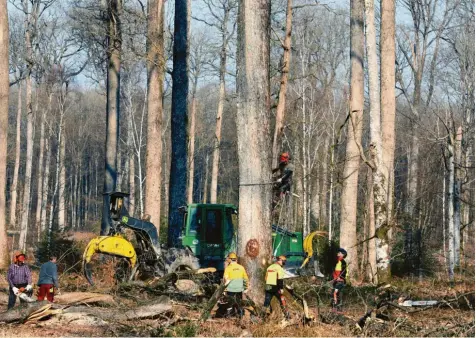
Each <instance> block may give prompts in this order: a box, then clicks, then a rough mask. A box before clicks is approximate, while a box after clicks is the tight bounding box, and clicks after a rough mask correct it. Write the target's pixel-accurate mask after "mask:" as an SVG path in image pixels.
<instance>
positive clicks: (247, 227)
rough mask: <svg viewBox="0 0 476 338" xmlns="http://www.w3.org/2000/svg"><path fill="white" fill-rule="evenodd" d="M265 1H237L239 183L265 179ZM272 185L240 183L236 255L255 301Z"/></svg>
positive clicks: (267, 251) (267, 244)
mask: <svg viewBox="0 0 476 338" xmlns="http://www.w3.org/2000/svg"><path fill="white" fill-rule="evenodd" d="M270 10H271V2H270V1H269V0H242V1H241V2H240V6H239V13H238V44H237V95H238V100H237V102H238V105H237V108H238V110H237V121H236V125H237V133H238V159H239V163H240V165H239V170H240V182H269V181H270V179H271V170H270V168H271V161H270V159H269V156H268V149H270V148H271V137H270V82H269V52H270V45H269V43H270ZM270 201H271V186H270V185H258V186H240V191H239V206H240V219H239V227H238V253H239V256H240V257H241V261H240V263H241V264H243V265H244V267H245V268H246V270H247V272H248V275H249V278H250V290H251V295H252V298H254V299H255V300H256V299H258V298H260V299H261V297H262V293H263V290H264V288H263V285H262V283H263V275H264V268H265V267H266V264H267V260H268V259H269V258H270V257H271V227H270V222H271V203H270Z"/></svg>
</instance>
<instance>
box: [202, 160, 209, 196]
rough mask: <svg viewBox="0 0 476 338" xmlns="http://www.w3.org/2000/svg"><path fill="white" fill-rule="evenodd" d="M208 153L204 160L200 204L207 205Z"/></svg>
mask: <svg viewBox="0 0 476 338" xmlns="http://www.w3.org/2000/svg"><path fill="white" fill-rule="evenodd" d="M208 167H209V165H208V153H207V157H206V159H205V180H204V181H203V200H202V203H207V201H208Z"/></svg>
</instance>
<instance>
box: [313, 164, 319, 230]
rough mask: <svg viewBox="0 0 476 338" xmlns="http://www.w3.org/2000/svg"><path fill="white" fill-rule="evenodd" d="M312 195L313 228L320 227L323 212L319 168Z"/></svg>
mask: <svg viewBox="0 0 476 338" xmlns="http://www.w3.org/2000/svg"><path fill="white" fill-rule="evenodd" d="M312 189H313V191H312V194H311V220H310V223H311V226H312V227H313V228H317V227H320V224H321V222H320V218H321V215H320V211H321V178H320V177H319V168H317V170H316V172H315V176H314V184H313V185H312Z"/></svg>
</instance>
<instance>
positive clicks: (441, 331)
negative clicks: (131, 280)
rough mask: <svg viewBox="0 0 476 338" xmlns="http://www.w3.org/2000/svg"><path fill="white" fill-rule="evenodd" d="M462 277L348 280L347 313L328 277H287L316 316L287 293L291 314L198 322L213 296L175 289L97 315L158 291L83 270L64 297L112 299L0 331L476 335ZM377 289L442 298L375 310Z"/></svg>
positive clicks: (391, 294)
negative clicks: (334, 303)
mask: <svg viewBox="0 0 476 338" xmlns="http://www.w3.org/2000/svg"><path fill="white" fill-rule="evenodd" d="M4 276H5V273H4V272H3V273H2V275H1V276H0V290H2V291H3V292H1V294H0V307H4V308H5V310H6V305H7V304H6V303H7V299H8V297H7V284H6V281H5V277H4ZM35 277H36V276H34V278H35ZM458 277H459V278H458V279H457V281H456V284H455V285H454V286H452V287H451V286H450V285H449V284H448V283H447V282H446V281H444V280H442V279H439V278H436V277H434V278H427V279H424V280H422V281H419V280H418V279H415V280H412V279H411V278H404V279H398V278H394V279H393V280H392V284H391V287H390V286H387V287H384V288H380V289H377V288H375V287H373V286H370V285H366V284H362V285H354V286H352V287H350V286H349V287H348V288H347V291H346V296H345V302H344V311H345V312H344V315H335V314H333V313H332V312H331V309H330V306H329V299H328V296H327V295H328V291H329V290H328V285H326V284H325V283H322V282H321V281H313V280H311V279H308V278H300V279H294V280H288V281H287V284H288V285H292V286H293V290H294V293H296V294H299V295H301V296H302V297H303V298H305V299H306V300H307V302H308V305H309V310H310V313H311V314H312V315H313V316H314V318H315V320H313V321H311V322H308V323H306V324H304V323H303V316H302V307H300V306H301V303H299V302H298V301H297V300H294V299H292V296H291V295H290V294H288V295H287V298H288V305H289V309H290V312H291V314H292V319H291V320H290V321H287V322H285V321H283V320H282V315H281V313H280V311H279V310H278V311H277V312H275V313H273V314H271V316H270V317H268V318H267V319H266V320H261V319H259V318H258V317H255V316H251V311H246V314H245V317H244V318H243V319H242V320H241V321H239V320H238V319H237V318H213V311H212V316H211V317H210V318H209V319H207V320H205V321H203V322H201V321H200V320H199V319H200V316H201V314H202V313H203V307H204V304H206V303H207V301H208V297H204V296H202V297H195V298H194V297H191V298H190V297H189V298H188V299H187V300H183V299H182V300H179V299H178V298H174V297H173V296H170V300H169V301H168V304H170V305H171V307H170V311H167V313H162V314H160V315H158V316H155V317H154V319H135V320H114V319H111V320H102V319H98V318H95V317H94V314H91V313H90V312H91V311H92V310H97V311H98V316H99V317H101V312H102V313H106V312H108V311H116V312H120V311H122V312H124V311H126V310H127V309H130V308H133V307H134V306H138V305H140V304H147V302H149V303H150V302H153V301H154V300H155V299H157V294H154V293H153V292H152V293H148V292H146V290H145V289H141V290H136V289H134V290H131V291H130V294H125V293H126V292H124V289H120V288H118V287H116V286H115V287H112V288H111V287H109V288H107V286H106V285H102V286H96V287H95V288H93V289H91V288H88V287H87V286H86V283H85V282H84V280H83V279H82V277H81V276H79V275H74V274H71V275H69V276H66V278H64V277H63V278H62V282H61V290H62V293H63V296H64V297H63V298H65V297H66V298H68V293H69V292H71V294H73V293H74V292H76V293H78V292H86V291H87V292H97V293H100V294H106V295H108V297H110V298H111V299H113V303H109V304H106V303H104V304H101V302H99V303H97V304H93V303H90V304H71V306H72V308H76V309H85V310H87V311H89V314H87V315H84V316H79V315H78V316H71V314H70V315H69V316H66V315H65V314H63V315H61V314H55V315H50V316H48V317H46V318H43V319H41V320H37V321H33V322H31V321H26V322H24V323H19V322H15V323H9V324H2V325H1V326H0V336H1V337H19V336H62V337H78V336H116V337H117V336H176V337H182V336H241V337H251V336H255V337H256V336H261V337H263V336H267V337H272V336H399V337H408V336H432V337H434V336H441V337H448V336H455V337H456V336H458V337H474V336H475V312H474V275H472V276H465V277H464V278H463V276H458ZM382 290H383V292H382ZM376 297H380V298H379V299H380V300H382V299H383V298H385V300H386V301H388V303H392V304H398V299H397V298H401V297H405V298H406V299H411V300H439V301H440V303H439V304H438V305H437V306H434V307H424V308H422V307H419V308H418V307H408V308H404V307H398V306H388V305H386V306H383V307H381V308H379V309H378V310H377V311H375V304H376V299H377V298H376ZM382 297H383V298H382ZM289 298H291V299H289ZM297 303H299V304H297ZM74 305H76V307H74ZM78 305H79V306H78ZM275 305H276V304H275ZM17 306H18V305H17ZM66 307H67V306H66ZM66 307H63V308H66ZM371 309H374V311H373V314H374V315H370V316H369V319H367V321H366V322H365V325H362V326H363V327H362V328H358V326H357V325H356V324H357V322H358V321H359V319H360V318H362V317H363V316H364V315H365V314H366V312H367V311H369V310H371ZM78 311H79V310H78ZM76 312H77V311H76ZM375 315H376V316H375ZM1 317H2V313H0V321H2V318H1Z"/></svg>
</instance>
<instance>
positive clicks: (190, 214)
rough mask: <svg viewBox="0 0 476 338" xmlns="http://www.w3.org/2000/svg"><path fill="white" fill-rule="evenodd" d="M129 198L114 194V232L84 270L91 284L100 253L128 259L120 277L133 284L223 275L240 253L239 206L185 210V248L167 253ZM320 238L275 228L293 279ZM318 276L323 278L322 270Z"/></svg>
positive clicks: (89, 253) (98, 242) (277, 247)
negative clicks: (182, 275) (205, 272)
mask: <svg viewBox="0 0 476 338" xmlns="http://www.w3.org/2000/svg"><path fill="white" fill-rule="evenodd" d="M127 197H128V194H125V193H121V192H114V193H111V194H110V207H109V212H110V216H111V219H112V227H111V230H110V233H109V234H108V235H107V236H98V237H95V238H93V239H92V240H91V241H90V242H89V243H88V245H87V247H86V249H85V251H84V255H83V271H84V275H85V277H86V279H87V280H88V282H89V283H90V284H93V277H92V259H93V256H94V255H95V254H97V253H100V254H105V255H111V256H115V257H118V258H122V259H123V260H125V261H126V262H127V266H126V267H125V269H122V273H121V274H118V275H117V276H120V277H118V278H120V279H122V280H132V279H133V278H135V277H137V276H138V277H140V278H141V279H148V278H153V277H162V276H164V275H166V274H168V273H172V272H176V271H179V270H184V269H185V270H196V269H199V268H201V267H203V268H208V267H214V268H216V270H217V271H223V269H224V262H225V259H226V257H227V255H228V254H229V253H230V252H236V248H237V236H236V226H237V217H238V209H237V208H236V206H234V205H232V204H189V205H187V206H184V207H182V208H181V211H182V212H183V226H182V229H181V237H180V240H181V247H179V248H165V247H163V246H161V245H160V243H159V236H158V232H157V229H156V227H155V225H154V224H152V223H151V222H149V221H147V220H140V219H137V218H134V217H131V216H130V215H129V213H128V212H127V209H126V207H125V199H126V198H127ZM125 229H129V230H131V231H132V233H133V234H134V235H135V236H134V237H135V239H134V240H132V241H130V240H128V239H127V238H126V237H125ZM315 235H319V234H318V233H317V232H316V233H312V234H310V235H309V236H307V237H306V239H304V240H303V237H302V233H300V232H290V231H287V230H285V229H283V228H280V227H278V226H274V225H273V256H279V255H286V256H287V257H288V262H289V264H287V269H288V273H289V275H288V277H293V276H295V275H296V273H299V272H300V271H303V269H302V268H303V267H304V266H306V265H307V263H308V261H309V259H310V258H311V257H312V255H313V250H312V238H313V237H314V236H315ZM309 239H310V240H309ZM133 242H134V244H133ZM315 266H316V265H315ZM313 274H315V275H317V276H322V275H321V274H320V272H319V269H318V267H317V270H316V269H314V272H313ZM117 276H116V277H117Z"/></svg>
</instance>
